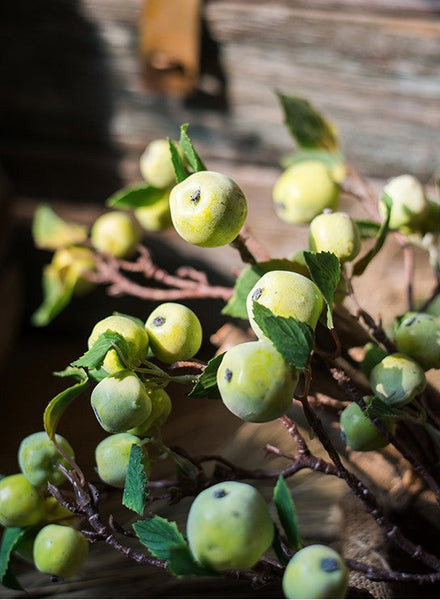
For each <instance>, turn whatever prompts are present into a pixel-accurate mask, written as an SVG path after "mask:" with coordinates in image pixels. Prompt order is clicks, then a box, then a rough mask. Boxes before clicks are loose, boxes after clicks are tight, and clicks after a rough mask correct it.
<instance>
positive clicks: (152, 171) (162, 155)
mask: <svg viewBox="0 0 440 600" xmlns="http://www.w3.org/2000/svg"><path fill="white" fill-rule="evenodd" d="M139 169H140V172H141V174H142V177H143V178H144V179H145V181H147V182H148V183H150V184H151V185H153V186H155V187H158V188H167V187H170V186H172V185H173V184H175V183H176V175H175V173H174V167H173V162H172V160H171V152H170V145H169V142H168V140H166V139H164V138H159V139H156V140H153V141H151V142H150V143H149V144H148V145H147V147H146V148H145V150H144V151H143V152H142V154H141V157H140V159H139Z"/></svg>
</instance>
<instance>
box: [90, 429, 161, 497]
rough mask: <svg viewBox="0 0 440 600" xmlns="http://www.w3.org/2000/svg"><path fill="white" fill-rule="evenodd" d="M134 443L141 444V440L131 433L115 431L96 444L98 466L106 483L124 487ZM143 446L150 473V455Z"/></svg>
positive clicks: (144, 462) (145, 465) (147, 469)
mask: <svg viewBox="0 0 440 600" xmlns="http://www.w3.org/2000/svg"><path fill="white" fill-rule="evenodd" d="M133 444H137V445H138V446H141V440H140V439H139V438H138V437H137V436H135V435H132V434H130V433H115V434H113V435H109V436H108V437H106V438H104V439H103V440H102V441H101V442H99V444H98V445H97V446H96V449H95V461H96V467H97V470H98V475H99V477H100V478H101V479H102V481H104V483H107V484H108V485H111V486H113V487H117V488H121V489H122V488H123V487H124V485H125V478H126V477H127V471H128V464H129V460H130V452H131V447H132V446H133ZM141 448H142V451H143V459H142V463H143V467H144V469H145V472H146V473H147V475H148V474H149V473H150V470H151V463H150V457H149V455H148V452H147V450H146V448H145V446H143V445H142V446H141Z"/></svg>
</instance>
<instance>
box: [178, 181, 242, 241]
mask: <svg viewBox="0 0 440 600" xmlns="http://www.w3.org/2000/svg"><path fill="white" fill-rule="evenodd" d="M170 209H171V218H172V220H173V225H174V227H175V229H176V231H177V233H178V234H179V235H180V236H181V237H182V238H183V239H184V240H186V241H187V242H189V243H190V244H194V245H195V246H202V247H205V248H214V247H217V246H225V245H226V244H230V243H231V242H232V241H233V240H234V239H235V238H236V237H237V235H238V234H239V232H240V230H241V228H242V227H243V225H244V222H245V220H246V217H247V201H246V198H245V196H244V194H243V192H242V190H241V189H240V188H239V186H238V185H237V184H236V183H235V181H233V180H232V179H230V178H229V177H227V176H226V175H223V174H222V173H217V172H215V171H199V172H197V173H193V174H192V175H190V176H189V177H187V178H186V179H184V180H183V181H182V182H181V183H179V184H177V185H176V186H175V187H173V189H172V190H171V193H170Z"/></svg>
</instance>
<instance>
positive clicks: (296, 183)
mask: <svg viewBox="0 0 440 600" xmlns="http://www.w3.org/2000/svg"><path fill="white" fill-rule="evenodd" d="M339 193H340V188H339V185H338V184H337V183H336V181H335V180H334V178H333V176H332V174H331V172H330V170H329V169H328V168H327V167H326V165H325V164H324V163H322V162H321V161H317V160H305V161H302V162H299V163H296V164H294V165H292V166H290V167H288V168H287V169H286V170H285V171H284V172H283V173H282V175H281V176H280V178H279V179H278V180H277V182H276V183H275V186H274V188H273V192H272V198H273V202H274V205H275V211H276V213H277V215H278V217H279V218H280V219H282V220H283V221H286V222H287V223H310V221H311V220H312V219H313V218H314V217H316V215H319V214H320V213H321V212H322V211H323V210H324V209H326V208H330V209H332V210H336V208H337V206H338V203H339Z"/></svg>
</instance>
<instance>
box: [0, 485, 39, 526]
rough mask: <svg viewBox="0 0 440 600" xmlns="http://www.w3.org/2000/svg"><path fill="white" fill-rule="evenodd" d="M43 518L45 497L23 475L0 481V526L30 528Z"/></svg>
mask: <svg viewBox="0 0 440 600" xmlns="http://www.w3.org/2000/svg"><path fill="white" fill-rule="evenodd" d="M42 517H43V496H42V495H41V494H40V492H39V491H38V488H36V487H35V486H34V485H32V484H31V483H30V482H29V481H28V480H27V479H26V477H25V476H24V475H23V473H16V474H14V475H8V476H7V477H5V478H4V479H2V480H1V481H0V525H3V526H4V527H28V526H29V525H36V524H37V523H38V522H39V521H41V519H42Z"/></svg>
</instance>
